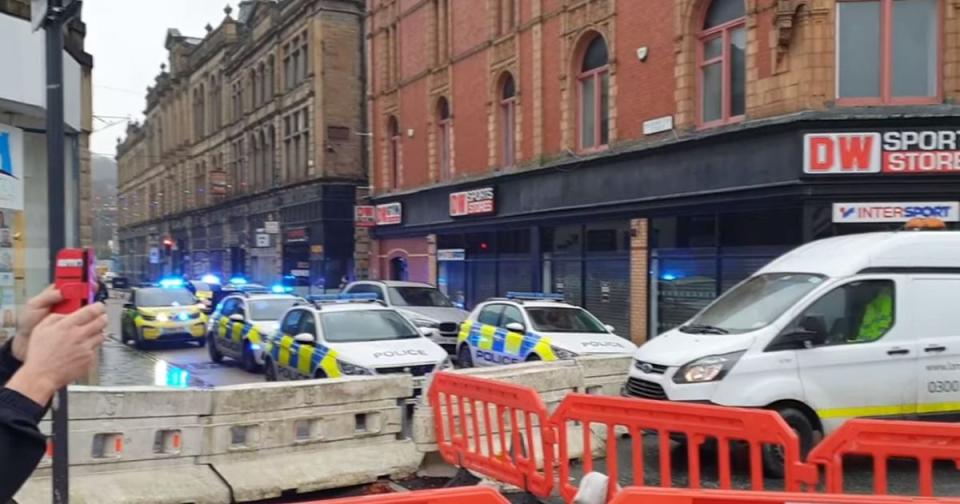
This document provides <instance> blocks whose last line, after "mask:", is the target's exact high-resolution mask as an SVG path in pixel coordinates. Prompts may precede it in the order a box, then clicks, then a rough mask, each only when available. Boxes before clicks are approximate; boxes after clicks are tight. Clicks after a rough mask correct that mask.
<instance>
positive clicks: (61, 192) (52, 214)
mask: <svg viewBox="0 0 960 504" xmlns="http://www.w3.org/2000/svg"><path fill="white" fill-rule="evenodd" d="M62 5H63V4H62V3H61V0H50V2H49V9H50V16H49V18H48V24H47V27H46V36H47V44H46V45H47V201H48V203H47V214H48V215H47V216H48V219H49V220H48V229H47V231H48V236H49V247H50V280H51V282H52V281H53V277H54V274H55V269H56V268H55V264H56V259H57V252H59V251H60V249H62V248H64V247H65V246H66V231H67V230H66V186H65V183H66V176H67V172H66V169H65V168H66V167H65V164H64V145H63V134H64V131H63V130H64V128H63V19H62V17H61V13H62V9H61V7H62ZM68 418H69V415H68V410H67V389H66V387H64V388H62V389H60V390H58V391H57V395H56V397H55V398H54V400H53V502H54V504H67V503H69V502H70V480H69V471H70V453H69V450H68V445H69V441H68V433H69V428H68V426H67V419H68Z"/></svg>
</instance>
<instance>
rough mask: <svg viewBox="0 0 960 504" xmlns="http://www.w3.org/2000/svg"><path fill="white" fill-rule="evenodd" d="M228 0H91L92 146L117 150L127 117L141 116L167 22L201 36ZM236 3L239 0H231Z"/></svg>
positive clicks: (87, 6) (87, 10)
mask: <svg viewBox="0 0 960 504" xmlns="http://www.w3.org/2000/svg"><path fill="white" fill-rule="evenodd" d="M227 3H228V0H87V1H86V2H84V5H83V20H84V21H85V22H86V23H87V39H86V48H87V52H89V53H90V54H93V58H94V64H93V65H94V66H93V114H94V120H93V126H94V131H95V132H94V134H93V142H92V146H91V150H92V151H93V152H95V153H98V154H106V155H109V156H111V157H112V156H113V155H114V153H115V151H116V143H117V137H118V136H123V134H124V132H125V125H126V120H125V119H124V118H127V117H129V118H132V119H134V120H140V119H142V117H143V109H144V107H145V105H146V91H147V86H149V85H151V84H152V83H153V81H154V78H155V77H156V76H157V73H159V72H160V63H166V62H167V52H166V49H164V47H163V42H164V39H165V37H166V35H167V28H177V29H178V30H180V32H181V33H182V34H184V35H188V36H194V37H202V36H203V35H204V34H206V31H205V30H204V27H205V26H206V25H207V23H210V24H211V25H213V26H214V27H216V26H218V25H219V23H220V21H222V20H223V17H224V13H223V8H224V6H226V5H227ZM229 3H230V4H231V5H232V6H233V7H234V8H235V9H234V12H233V15H234V16H236V14H237V11H236V4H237V2H236V1H235V0H231V1H230V2H229Z"/></svg>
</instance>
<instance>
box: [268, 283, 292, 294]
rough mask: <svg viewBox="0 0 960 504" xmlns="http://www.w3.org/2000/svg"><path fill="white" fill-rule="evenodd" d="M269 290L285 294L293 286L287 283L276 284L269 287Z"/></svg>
mask: <svg viewBox="0 0 960 504" xmlns="http://www.w3.org/2000/svg"><path fill="white" fill-rule="evenodd" d="M270 292H272V293H274V294H286V293H288V292H293V287H290V286H288V285H281V284H276V285H274V286H273V287H270Z"/></svg>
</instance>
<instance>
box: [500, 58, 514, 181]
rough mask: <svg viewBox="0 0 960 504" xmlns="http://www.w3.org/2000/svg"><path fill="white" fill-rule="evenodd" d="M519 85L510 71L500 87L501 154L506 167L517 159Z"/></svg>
mask: <svg viewBox="0 0 960 504" xmlns="http://www.w3.org/2000/svg"><path fill="white" fill-rule="evenodd" d="M516 129H517V86H516V83H514V81H513V76H512V75H510V74H509V73H508V74H506V75H505V76H504V78H503V84H502V85H501V88H500V155H501V163H502V164H503V167H504V168H508V167H511V166H513V163H514V160H515V159H516Z"/></svg>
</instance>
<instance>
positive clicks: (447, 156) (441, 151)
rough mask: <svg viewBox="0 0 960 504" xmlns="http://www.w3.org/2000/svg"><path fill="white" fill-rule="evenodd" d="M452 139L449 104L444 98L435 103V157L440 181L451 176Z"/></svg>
mask: <svg viewBox="0 0 960 504" xmlns="http://www.w3.org/2000/svg"><path fill="white" fill-rule="evenodd" d="M452 137H453V120H452V119H451V117H450V104H449V103H447V99H446V98H440V100H439V101H438V102H437V156H438V165H439V167H440V180H449V179H450V177H451V176H452V175H453V167H452V166H451V149H452V146H451V145H450V143H451V141H452Z"/></svg>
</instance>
